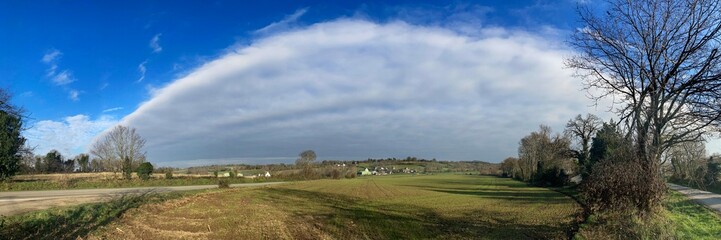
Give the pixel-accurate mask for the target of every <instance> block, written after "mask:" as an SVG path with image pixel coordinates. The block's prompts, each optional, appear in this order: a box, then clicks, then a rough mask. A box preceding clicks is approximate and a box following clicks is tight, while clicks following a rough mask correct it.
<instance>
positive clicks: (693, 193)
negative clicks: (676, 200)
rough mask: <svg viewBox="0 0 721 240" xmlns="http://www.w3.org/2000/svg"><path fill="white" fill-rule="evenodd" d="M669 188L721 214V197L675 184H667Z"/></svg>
mask: <svg viewBox="0 0 721 240" xmlns="http://www.w3.org/2000/svg"><path fill="white" fill-rule="evenodd" d="M667 185H668V187H669V188H671V189H673V190H676V191H678V192H680V193H683V194H684V195H686V197H688V198H690V199H692V200H694V201H696V202H698V203H700V204H703V205H705V206H707V207H708V208H710V209H713V210H716V212H718V213H719V214H721V195H719V194H715V193H712V192H707V191H701V190H698V189H693V188H688V187H684V186H680V185H676V184H673V183H667Z"/></svg>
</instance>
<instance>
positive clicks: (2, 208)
mask: <svg viewBox="0 0 721 240" xmlns="http://www.w3.org/2000/svg"><path fill="white" fill-rule="evenodd" d="M280 183H282V182H269V183H245V184H232V185H231V187H254V186H265V185H272V184H280ZM217 187H218V186H217V185H195V186H178V187H143V188H106V189H79V190H51V191H18V192H0V215H4V216H10V215H15V214H20V213H24V212H30V211H35V210H42V209H47V208H51V207H59V206H70V205H76V204H81V203H89V202H99V201H106V200H109V199H112V198H113V197H116V196H121V195H125V194H138V193H146V192H173V191H189V190H201V189H210V188H217Z"/></svg>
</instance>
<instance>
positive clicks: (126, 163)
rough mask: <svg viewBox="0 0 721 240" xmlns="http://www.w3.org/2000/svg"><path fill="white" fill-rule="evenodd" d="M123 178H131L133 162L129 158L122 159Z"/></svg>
mask: <svg viewBox="0 0 721 240" xmlns="http://www.w3.org/2000/svg"><path fill="white" fill-rule="evenodd" d="M123 176H124V177H125V179H126V180H130V179H131V178H132V177H133V160H132V159H130V157H125V158H124V159H123Z"/></svg>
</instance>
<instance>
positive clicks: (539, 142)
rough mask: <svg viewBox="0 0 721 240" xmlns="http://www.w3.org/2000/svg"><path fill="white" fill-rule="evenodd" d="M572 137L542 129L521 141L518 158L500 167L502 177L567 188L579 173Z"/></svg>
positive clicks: (548, 128)
mask: <svg viewBox="0 0 721 240" xmlns="http://www.w3.org/2000/svg"><path fill="white" fill-rule="evenodd" d="M570 145H571V139H570V137H569V135H561V134H555V135H553V133H552V130H551V127H548V126H543V125H541V127H540V129H539V130H538V131H535V132H532V133H531V134H529V135H528V136H525V137H524V138H523V139H521V141H520V143H519V147H518V157H517V158H516V157H509V158H506V159H505V160H504V161H503V162H502V163H501V171H502V175H503V176H506V177H512V178H515V179H518V180H521V181H526V182H530V183H533V184H535V185H542V186H563V185H566V184H568V182H569V180H570V178H569V176H571V175H572V174H575V173H577V172H578V169H579V168H578V165H577V164H576V162H575V159H574V157H575V156H574V151H572V150H571V148H570Z"/></svg>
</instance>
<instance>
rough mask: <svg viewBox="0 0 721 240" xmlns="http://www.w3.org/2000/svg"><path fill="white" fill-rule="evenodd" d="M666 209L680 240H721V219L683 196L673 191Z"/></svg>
mask: <svg viewBox="0 0 721 240" xmlns="http://www.w3.org/2000/svg"><path fill="white" fill-rule="evenodd" d="M665 205H666V209H667V210H668V212H669V216H670V219H671V221H672V222H673V225H674V226H675V227H676V231H675V232H676V236H677V238H678V239H721V217H719V215H718V214H717V213H715V212H713V211H711V210H709V209H707V208H705V207H702V206H701V205H698V204H697V203H695V202H693V201H692V200H690V199H688V198H686V197H685V196H683V195H682V194H680V193H678V192H676V191H671V192H670V194H669V198H668V200H667V201H666V204H665Z"/></svg>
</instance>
